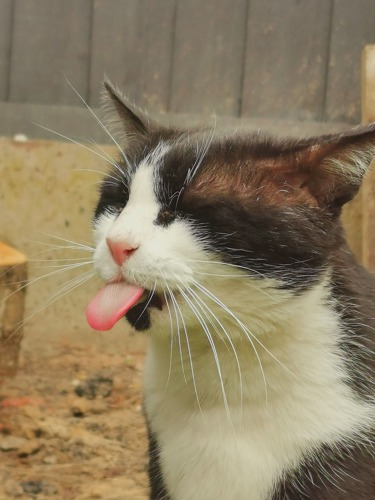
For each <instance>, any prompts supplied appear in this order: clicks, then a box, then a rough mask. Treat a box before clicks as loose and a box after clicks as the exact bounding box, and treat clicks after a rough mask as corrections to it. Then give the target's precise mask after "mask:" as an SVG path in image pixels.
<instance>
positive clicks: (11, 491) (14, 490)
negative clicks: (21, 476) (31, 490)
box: [4, 479, 23, 497]
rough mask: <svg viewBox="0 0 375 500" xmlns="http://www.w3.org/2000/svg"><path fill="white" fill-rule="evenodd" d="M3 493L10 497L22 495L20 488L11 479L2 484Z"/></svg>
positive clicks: (18, 484)
mask: <svg viewBox="0 0 375 500" xmlns="http://www.w3.org/2000/svg"><path fill="white" fill-rule="evenodd" d="M4 491H5V493H7V494H8V495H9V496H11V497H21V496H22V495H23V488H22V486H21V485H20V483H18V482H17V481H14V480H13V479H10V480H9V481H7V482H6V483H5V484H4Z"/></svg>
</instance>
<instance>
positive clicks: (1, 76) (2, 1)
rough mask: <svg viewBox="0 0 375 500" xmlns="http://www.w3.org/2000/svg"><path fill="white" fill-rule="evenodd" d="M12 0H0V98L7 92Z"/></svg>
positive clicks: (6, 95) (5, 95) (3, 99)
mask: <svg viewBox="0 0 375 500" xmlns="http://www.w3.org/2000/svg"><path fill="white" fill-rule="evenodd" d="M12 13H13V6H12V0H0V100H1V101H5V100H7V98H8V92H9V70H10V49H11V33H12V17H13V16H12Z"/></svg>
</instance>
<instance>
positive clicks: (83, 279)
mask: <svg viewBox="0 0 375 500" xmlns="http://www.w3.org/2000/svg"><path fill="white" fill-rule="evenodd" d="M94 276H95V272H94V271H87V272H86V273H83V274H82V275H80V276H79V277H78V279H79V281H77V280H78V279H77V277H76V278H73V279H72V280H70V281H68V284H70V286H69V287H67V284H65V285H64V286H63V288H64V293H61V290H60V289H59V290H58V291H57V292H55V293H54V294H53V295H52V297H50V299H49V300H48V301H47V303H46V304H44V305H43V307H41V308H40V309H38V310H37V311H35V312H33V313H32V314H31V315H30V316H28V317H27V318H26V319H24V320H23V321H21V322H20V323H19V326H18V328H16V329H15V330H14V331H13V332H12V334H11V335H9V337H7V338H6V339H5V340H4V341H3V342H2V343H1V344H0V346H3V345H5V344H6V343H7V342H9V341H10V340H11V339H12V338H13V337H14V336H15V335H16V334H17V332H19V331H20V329H21V328H22V327H23V326H24V325H25V324H26V323H27V322H29V321H30V320H31V319H32V318H34V317H35V316H36V315H37V314H39V313H40V312H42V311H43V310H44V309H46V308H47V307H49V306H50V305H51V304H53V303H54V302H56V301H57V300H59V299H61V298H62V297H63V296H64V295H66V294H67V293H69V292H71V291H72V290H74V289H75V288H77V287H79V286H81V285H83V284H84V283H86V282H87V281H89V280H90V279H91V278H93V277H94ZM72 282H73V283H72ZM65 290H66V291H65ZM17 292H19V290H17V291H16V292H15V293H17ZM12 295H13V294H12ZM8 297H9V296H8ZM51 299H53V300H51ZM13 326H17V323H16V324H15V325H13Z"/></svg>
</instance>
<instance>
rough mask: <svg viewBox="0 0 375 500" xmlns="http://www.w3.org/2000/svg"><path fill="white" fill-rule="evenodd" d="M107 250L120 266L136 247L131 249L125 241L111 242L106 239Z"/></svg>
mask: <svg viewBox="0 0 375 500" xmlns="http://www.w3.org/2000/svg"><path fill="white" fill-rule="evenodd" d="M106 242H107V245H108V248H109V250H110V252H111V254H112V257H113V260H114V261H115V262H116V264H118V265H119V266H121V265H122V264H123V263H124V262H125V261H126V260H127V259H128V258H129V257H130V256H131V255H132V254H133V253H134V252H135V251H136V250H137V248H138V247H133V246H132V245H130V244H129V243H127V242H126V241H113V240H111V239H110V238H107V239H106Z"/></svg>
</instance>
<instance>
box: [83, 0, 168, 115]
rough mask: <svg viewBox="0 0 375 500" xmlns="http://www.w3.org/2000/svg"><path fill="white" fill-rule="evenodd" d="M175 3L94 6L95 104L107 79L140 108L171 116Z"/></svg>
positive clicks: (111, 1)
mask: <svg viewBox="0 0 375 500" xmlns="http://www.w3.org/2000/svg"><path fill="white" fill-rule="evenodd" d="M174 16H175V0H163V1H160V0H158V1H155V0H95V1H94V12H93V38H92V50H93V56H92V61H91V74H90V94H91V98H90V103H91V104H92V105H97V104H98V103H99V101H100V98H99V94H100V92H99V90H100V89H101V82H102V80H103V75H104V74H106V75H107V76H108V77H109V78H110V79H111V80H112V81H113V82H114V83H115V84H116V85H118V86H119V87H120V88H121V89H122V91H123V92H124V93H125V94H126V95H127V96H128V97H129V98H130V99H133V100H134V101H135V102H136V103H137V104H138V105H140V106H143V107H146V108H147V109H148V110H151V111H166V110H167V106H168V99H169V87H170V72H171V62H172V49H173V34H174Z"/></svg>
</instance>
